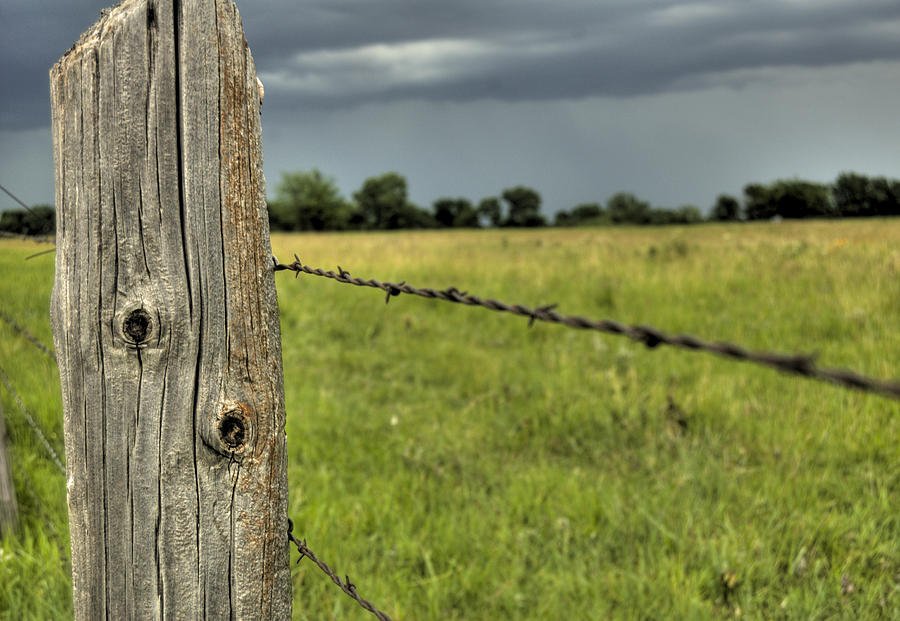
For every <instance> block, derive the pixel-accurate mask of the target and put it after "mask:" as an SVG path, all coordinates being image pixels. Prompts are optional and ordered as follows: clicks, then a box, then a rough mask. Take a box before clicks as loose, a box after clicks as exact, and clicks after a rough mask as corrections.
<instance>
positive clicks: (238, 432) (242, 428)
mask: <svg viewBox="0 0 900 621" xmlns="http://www.w3.org/2000/svg"><path fill="white" fill-rule="evenodd" d="M249 414H250V406H248V405H247V404H246V403H239V402H236V401H231V402H229V403H227V404H226V405H225V406H224V407H223V408H222V411H221V412H220V413H219V416H218V422H217V425H216V430H217V432H218V434H219V440H220V441H221V442H222V446H223V447H224V448H225V450H226V451H228V452H231V453H241V452H243V451H244V448H245V447H246V446H247V442H248V440H249V436H250V416H249Z"/></svg>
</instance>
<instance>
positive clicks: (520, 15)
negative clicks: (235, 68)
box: [247, 0, 900, 109]
mask: <svg viewBox="0 0 900 621" xmlns="http://www.w3.org/2000/svg"><path fill="white" fill-rule="evenodd" d="M247 21H248V24H252V21H251V20H247ZM251 34H252V32H251V29H250V28H249V26H248V37H249V36H251ZM251 45H252V47H253V49H254V54H255V55H256V56H257V58H258V66H259V69H260V72H261V74H262V76H263V80H264V82H265V83H266V85H267V88H269V89H270V91H267V92H276V93H278V94H277V96H276V97H275V98H273V99H275V102H273V103H274V105H276V106H277V105H280V104H282V103H283V104H284V105H285V106H287V107H294V106H296V105H297V103H302V104H303V105H305V106H307V107H309V106H313V107H317V106H321V107H325V108H328V109H332V108H334V107H335V106H354V105H357V104H359V103H361V102H372V101H392V100H398V99H404V98H422V99H428V100H435V101H442V100H451V101H471V100H475V99H480V98H490V99H500V100H506V101H522V100H552V99H568V98H580V97H587V96H630V95H642V94H653V93H663V92H668V91H673V90H684V89H694V88H699V87H708V86H711V85H716V84H718V83H729V84H731V85H739V84H740V82H741V80H743V79H750V78H751V77H752V74H751V73H748V72H749V71H752V70H756V69H762V68H771V67H785V66H807V67H821V66H830V65H843V64H848V63H855V62H868V61H880V60H894V59H898V58H900V4H898V3H896V2H884V1H882V0H873V1H868V2H866V1H862V2H847V1H844V2H839V3H838V2H827V1H815V2H814V1H800V0H794V1H790V0H740V1H739V0H732V1H727V0H725V1H723V0H703V1H698V2H659V1H650V2H640V1H629V2H596V1H595V2H580V1H577V0H569V1H565V0H560V1H558V2H553V3H548V2H504V1H497V2H484V1H482V2H469V1H468V0H464V1H462V2H453V3H448V2H440V3H438V2H430V1H428V2H420V3H410V2H402V1H399V0H393V1H391V0H384V1H383V2H371V1H369V2H357V1H348V2H338V3H329V4H328V5H320V8H318V9H317V10H314V11H311V12H310V15H309V22H308V23H307V24H306V25H305V26H304V27H302V28H295V27H294V25H292V24H291V23H290V20H286V22H285V23H283V24H281V25H279V26H278V27H277V28H275V29H274V30H273V31H270V32H269V34H268V37H267V38H266V39H265V40H263V41H261V43H254V42H253V41H251Z"/></svg>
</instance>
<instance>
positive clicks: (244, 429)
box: [50, 0, 291, 619]
mask: <svg viewBox="0 0 900 621" xmlns="http://www.w3.org/2000/svg"><path fill="white" fill-rule="evenodd" d="M50 80H51V99H52V102H51V108H52V125H53V143H54V164H55V170H56V204H57V255H56V261H57V262H56V280H55V283H54V289H53V297H52V308H51V319H52V325H53V332H54V342H55V345H56V351H57V355H58V358H59V371H60V380H61V385H62V393H63V406H64V414H65V436H66V456H67V464H68V473H67V479H68V502H69V524H70V531H71V538H72V565H73V586H74V600H75V612H76V618H77V619H100V618H104V617H105V618H114V619H159V618H165V619H201V618H202V619H207V618H209V619H287V618H290V612H291V611H290V605H291V604H290V603H291V585H290V572H289V558H288V547H287V541H286V532H287V516H286V509H287V476H286V462H285V460H286V454H285V435H284V395H283V379H282V369H281V337H280V328H279V321H278V306H277V299H276V295H275V283H274V278H273V272H272V269H271V267H272V258H271V251H270V246H269V232H268V218H267V214H266V203H265V180H264V179H263V176H262V144H261V135H260V119H259V112H260V110H259V87H258V82H257V77H256V69H255V67H254V64H253V59H252V57H251V55H250V52H249V49H248V47H247V43H246V41H245V40H244V35H243V30H242V27H241V21H240V17H239V15H238V12H237V9H236V7H235V6H234V4H233V3H232V2H231V1H230V0H181V1H180V2H179V1H175V0H125V1H124V2H122V3H121V4H120V5H118V6H117V7H116V8H114V9H112V10H110V11H107V12H104V14H103V16H102V17H101V19H100V21H99V22H98V23H97V24H95V25H94V26H93V27H92V28H91V29H89V30H88V31H87V32H86V33H85V34H84V35H82V37H81V39H80V40H79V41H78V42H77V43H76V44H75V45H74V46H73V48H72V49H71V50H69V52H68V53H67V54H66V55H65V56H64V57H63V58H62V59H61V60H60V61H59V62H58V63H57V64H56V65H55V66H54V67H53V69H52V70H51V74H50Z"/></svg>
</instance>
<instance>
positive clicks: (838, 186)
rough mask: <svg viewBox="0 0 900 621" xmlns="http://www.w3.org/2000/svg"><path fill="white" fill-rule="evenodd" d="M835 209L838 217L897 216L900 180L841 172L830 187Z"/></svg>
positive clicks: (899, 210)
mask: <svg viewBox="0 0 900 621" xmlns="http://www.w3.org/2000/svg"><path fill="white" fill-rule="evenodd" d="M832 193H833V195H834V206H835V211H836V212H837V213H838V214H840V215H841V216H845V217H846V216H849V217H854V216H897V215H900V181H897V180H893V179H892V180H888V179H885V178H884V177H875V178H869V177H866V176H865V175H859V174H856V173H841V174H840V175H838V178H837V179H836V180H835V182H834V186H833V188H832Z"/></svg>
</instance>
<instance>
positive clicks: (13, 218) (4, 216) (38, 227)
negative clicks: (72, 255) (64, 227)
mask: <svg viewBox="0 0 900 621" xmlns="http://www.w3.org/2000/svg"><path fill="white" fill-rule="evenodd" d="M0 231H5V232H7V233H15V234H17V235H53V234H54V233H55V232H56V210H55V209H54V208H53V206H52V205H35V206H34V207H32V208H31V211H26V210H25V209H8V210H6V211H4V212H0Z"/></svg>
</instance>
